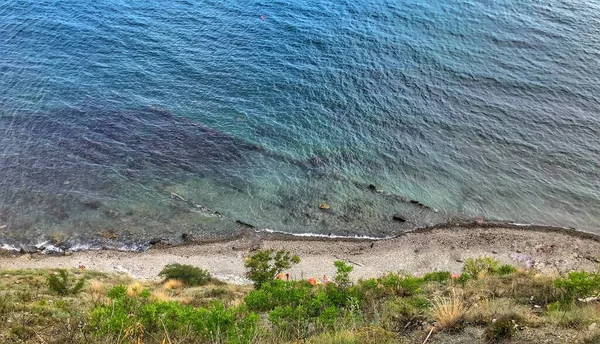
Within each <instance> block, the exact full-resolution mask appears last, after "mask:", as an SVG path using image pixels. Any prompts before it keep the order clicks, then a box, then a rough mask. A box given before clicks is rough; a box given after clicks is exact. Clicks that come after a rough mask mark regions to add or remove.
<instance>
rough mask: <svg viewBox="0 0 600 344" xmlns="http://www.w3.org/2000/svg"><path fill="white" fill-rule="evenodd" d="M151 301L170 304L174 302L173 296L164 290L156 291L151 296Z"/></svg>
mask: <svg viewBox="0 0 600 344" xmlns="http://www.w3.org/2000/svg"><path fill="white" fill-rule="evenodd" d="M150 299H151V300H152V301H156V302H168V301H171V300H172V298H171V295H169V294H167V293H166V292H164V291H162V290H155V291H154V292H152V294H150Z"/></svg>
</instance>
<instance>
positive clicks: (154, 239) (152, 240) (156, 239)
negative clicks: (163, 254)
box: [148, 237, 163, 245]
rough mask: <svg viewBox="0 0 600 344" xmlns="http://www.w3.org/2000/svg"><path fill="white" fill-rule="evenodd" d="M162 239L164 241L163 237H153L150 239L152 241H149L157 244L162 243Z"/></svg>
mask: <svg viewBox="0 0 600 344" xmlns="http://www.w3.org/2000/svg"><path fill="white" fill-rule="evenodd" d="M161 241H163V238H158V237H157V238H152V239H150V241H149V242H148V243H149V244H150V245H156V244H158V243H160V242H161Z"/></svg>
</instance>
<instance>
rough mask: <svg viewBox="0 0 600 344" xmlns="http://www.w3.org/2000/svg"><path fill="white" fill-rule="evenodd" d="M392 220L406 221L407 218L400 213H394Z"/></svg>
mask: <svg viewBox="0 0 600 344" xmlns="http://www.w3.org/2000/svg"><path fill="white" fill-rule="evenodd" d="M392 220H394V221H398V222H406V218H405V217H404V216H402V215H400V214H394V215H392Z"/></svg>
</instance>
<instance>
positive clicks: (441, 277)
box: [423, 271, 452, 283]
mask: <svg viewBox="0 0 600 344" xmlns="http://www.w3.org/2000/svg"><path fill="white" fill-rule="evenodd" d="M450 276H452V274H450V272H448V271H434V272H430V273H426V274H425V275H424V276H423V281H424V282H438V283H445V282H447V281H448V280H449V279H450Z"/></svg>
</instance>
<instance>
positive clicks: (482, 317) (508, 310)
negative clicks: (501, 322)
mask: <svg viewBox="0 0 600 344" xmlns="http://www.w3.org/2000/svg"><path fill="white" fill-rule="evenodd" d="M500 317H510V318H511V319H518V320H519V322H520V323H521V324H526V325H528V326H538V325H539V324H540V319H539V317H538V316H536V315H535V314H534V313H533V312H532V311H531V308H530V307H527V306H524V305H521V304H518V303H516V302H515V301H514V300H511V299H505V298H499V299H485V300H482V301H479V302H477V303H475V304H473V305H472V306H471V307H470V308H469V311H468V312H467V313H466V315H465V319H466V320H467V321H468V322H470V323H472V324H477V325H486V324H489V323H490V322H491V321H492V320H493V319H497V318H500Z"/></svg>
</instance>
